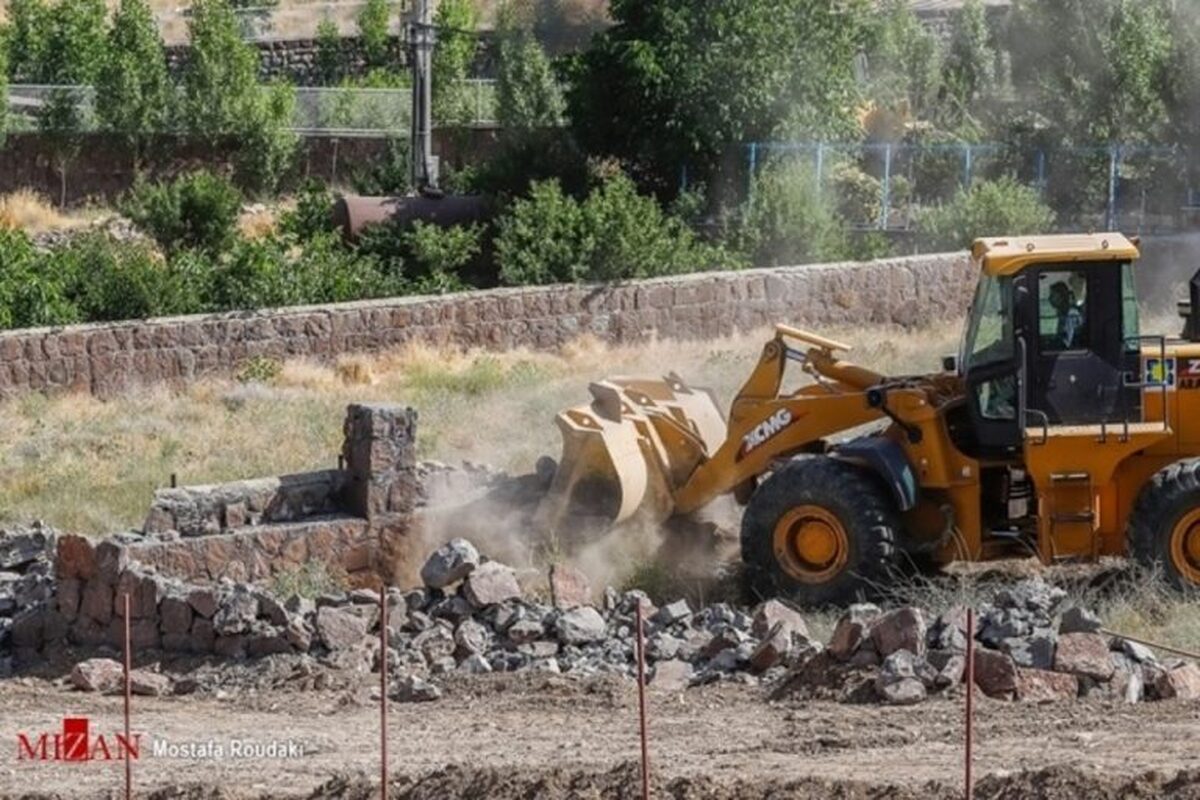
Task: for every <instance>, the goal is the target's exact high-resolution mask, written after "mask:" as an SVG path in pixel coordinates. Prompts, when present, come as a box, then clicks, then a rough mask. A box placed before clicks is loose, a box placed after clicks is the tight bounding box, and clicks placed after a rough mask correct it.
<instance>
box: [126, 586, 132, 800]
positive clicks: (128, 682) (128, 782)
mask: <svg viewBox="0 0 1200 800" xmlns="http://www.w3.org/2000/svg"><path fill="white" fill-rule="evenodd" d="M130 638H131V637H130V634H129V592H126V593H125V744H126V750H125V800H132V798H133V758H132V756H131V754H130V751H129V749H128V747H129V743H130V742H132V741H133V739H132V738H131V736H130V730H129V699H130V697H131V696H132V694H133V689H132V680H131V679H130V677H129V672H130V669H129V664H130V653H131V651H132V650H133V648H132V647H131V646H130Z"/></svg>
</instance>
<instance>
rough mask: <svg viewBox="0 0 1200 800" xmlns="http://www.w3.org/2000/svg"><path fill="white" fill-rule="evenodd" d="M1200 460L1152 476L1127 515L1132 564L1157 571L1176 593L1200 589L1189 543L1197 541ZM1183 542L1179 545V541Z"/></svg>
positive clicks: (1199, 573) (1198, 567) (1198, 564)
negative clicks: (1171, 585)
mask: <svg viewBox="0 0 1200 800" xmlns="http://www.w3.org/2000/svg"><path fill="white" fill-rule="evenodd" d="M1197 515H1200V459H1189V460H1187V461H1179V462H1177V463H1175V464H1172V465H1170V466H1169V467H1165V468H1163V469H1161V470H1159V471H1158V472H1157V473H1155V475H1154V477H1153V478H1151V479H1150V482H1149V483H1147V484H1146V485H1145V486H1144V487H1142V491H1141V493H1139V494H1138V499H1137V503H1136V504H1135V505H1134V507H1133V512H1132V513H1131V514H1130V516H1129V527H1128V548H1129V554H1130V556H1132V558H1133V559H1134V561H1136V562H1137V563H1139V564H1141V565H1142V566H1144V567H1147V568H1150V569H1155V570H1160V571H1161V572H1162V574H1163V577H1165V578H1166V579H1167V580H1168V581H1169V582H1170V583H1171V584H1173V585H1174V586H1176V587H1179V588H1181V589H1183V588H1187V589H1195V588H1198V587H1200V560H1198V559H1197V558H1196V557H1195V549H1196V546H1197V545H1200V540H1195V539H1194V538H1193V542H1192V543H1193V546H1192V548H1191V552H1192V554H1193V555H1192V556H1191V557H1189V555H1188V552H1189V548H1188V547H1187V542H1188V533H1189V530H1190V531H1191V537H1200V519H1198V518H1197ZM1180 537H1183V539H1182V541H1180V540H1179V538H1180Z"/></svg>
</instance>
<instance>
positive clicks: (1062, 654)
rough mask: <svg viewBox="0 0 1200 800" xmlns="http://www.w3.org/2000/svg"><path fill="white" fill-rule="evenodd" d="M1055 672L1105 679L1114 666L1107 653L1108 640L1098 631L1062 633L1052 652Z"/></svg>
mask: <svg viewBox="0 0 1200 800" xmlns="http://www.w3.org/2000/svg"><path fill="white" fill-rule="evenodd" d="M1054 669H1055V671H1056V672H1069V673H1071V674H1072V675H1077V676H1079V677H1081V678H1091V679H1092V680H1096V681H1101V682H1103V681H1107V680H1108V679H1109V678H1111V677H1112V676H1113V670H1114V669H1115V667H1114V666H1113V663H1112V658H1111V657H1109V655H1108V641H1107V640H1106V639H1105V638H1104V637H1103V636H1101V635H1100V634H1098V633H1064V634H1061V635H1060V636H1059V637H1058V647H1057V648H1056V650H1055V652H1054Z"/></svg>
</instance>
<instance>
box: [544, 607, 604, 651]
mask: <svg viewBox="0 0 1200 800" xmlns="http://www.w3.org/2000/svg"><path fill="white" fill-rule="evenodd" d="M554 628H555V632H556V633H557V634H558V640H559V641H560V642H562V643H563V644H587V643H589V642H597V641H600V640H601V639H603V638H604V637H605V635H606V634H607V632H608V626H607V625H606V624H605V622H604V617H602V616H600V612H599V611H597V610H596V609H594V608H592V607H591V606H580V607H579V608H573V609H571V610H570V611H564V612H563V613H562V614H560V615H559V617H558V619H557V620H555V623H554Z"/></svg>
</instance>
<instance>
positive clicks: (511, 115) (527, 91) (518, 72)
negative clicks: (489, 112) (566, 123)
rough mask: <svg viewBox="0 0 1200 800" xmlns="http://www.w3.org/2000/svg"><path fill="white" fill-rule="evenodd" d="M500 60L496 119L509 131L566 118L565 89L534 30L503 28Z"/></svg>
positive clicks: (543, 124) (543, 126) (529, 129)
mask: <svg viewBox="0 0 1200 800" xmlns="http://www.w3.org/2000/svg"><path fill="white" fill-rule="evenodd" d="M498 62H499V63H498V67H497V76H496V94H497V106H496V119H497V121H498V122H499V124H500V127H501V128H502V129H503V130H504V131H505V132H506V133H512V134H521V133H524V132H528V131H532V130H536V129H538V128H550V127H554V126H556V125H559V124H560V123H561V122H562V118H563V113H564V111H565V105H564V102H563V96H562V90H561V89H560V88H559V86H558V81H557V80H556V78H555V76H554V72H553V71H552V70H551V68H550V59H549V58H547V56H546V52H545V51H544V50H542V46H541V45H540V44H538V41H537V39H535V38H534V36H533V33H532V32H531V31H529V30H525V29H518V28H512V27H509V28H505V29H502V30H501V31H500V52H499V58H498Z"/></svg>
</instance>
